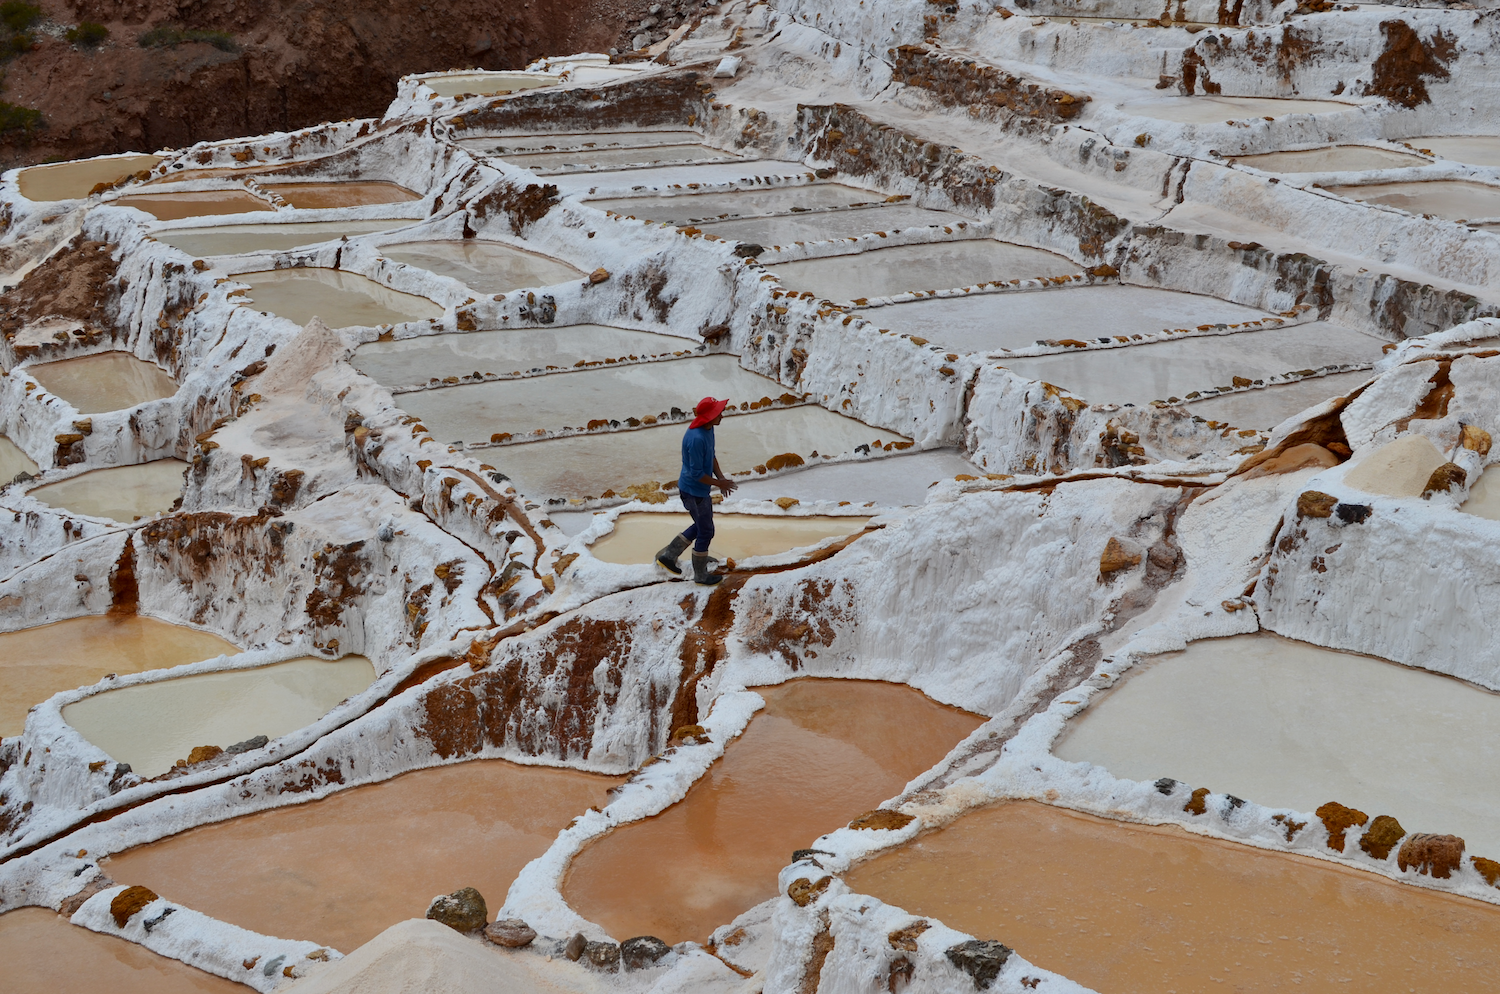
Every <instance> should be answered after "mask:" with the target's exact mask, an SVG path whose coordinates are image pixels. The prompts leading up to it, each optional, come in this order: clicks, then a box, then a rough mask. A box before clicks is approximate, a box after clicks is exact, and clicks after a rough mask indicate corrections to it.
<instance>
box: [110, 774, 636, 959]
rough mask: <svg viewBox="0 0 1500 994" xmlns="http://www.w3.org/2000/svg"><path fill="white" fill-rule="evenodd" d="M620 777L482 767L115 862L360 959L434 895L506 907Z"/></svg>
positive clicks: (411, 778) (212, 905)
mask: <svg viewBox="0 0 1500 994" xmlns="http://www.w3.org/2000/svg"><path fill="white" fill-rule="evenodd" d="M620 781H621V778H620V777H606V776H600V775H598V774H592V773H579V772H577V771H574V770H562V769H553V768H550V767H545V766H518V765H516V764H513V763H507V762H505V761H503V760H475V761H472V762H467V763H461V764H459V765H456V766H443V767H438V768H436V769H427V770H418V771H416V772H413V773H406V774H403V775H402V776H399V777H396V778H395V779H393V780H388V781H386V782H384V783H378V784H371V785H369V786H364V787H356V788H354V789H352V790H346V791H341V792H339V793H337V794H334V795H332V796H330V797H327V798H324V799H323V800H320V801H312V802H310V803H307V804H298V805H294V806H291V807H285V808H278V809H275V810H272V811H265V812H261V813H258V814H250V815H243V816H241V817H239V818H234V819H232V820H230V821H226V822H221V823H219V824H217V825H207V826H204V827H202V828H194V829H190V830H188V831H186V832H183V833H182V834H180V835H175V836H173V837H171V838H168V839H164V840H162V841H161V842H156V843H152V844H151V845H147V846H142V847H140V848H138V849H132V850H130V851H128V852H125V853H122V854H120V855H118V856H115V857H113V858H111V859H108V860H105V861H104V862H103V864H102V865H103V867H104V869H105V871H106V872H108V873H109V874H110V875H111V876H112V877H114V878H115V879H117V880H130V881H133V882H136V883H141V884H144V885H145V886H147V887H150V888H151V889H152V890H154V891H156V892H157V893H159V894H163V895H167V896H170V897H171V899H172V900H174V901H181V902H182V903H183V904H185V905H187V906H188V907H190V908H193V909H194V910H196V911H201V912H203V913H205V914H208V915H212V916H213V917H215V918H218V919H220V920H222V921H227V922H231V923H233V924H235V925H239V926H241V927H243V928H248V929H252V930H254V931H257V932H261V933H263V934H265V935H281V936H295V937H297V938H300V939H309V940H311V941H313V942H319V943H323V944H326V945H328V946H331V947H333V948H334V949H338V950H341V951H344V952H348V951H349V950H352V949H354V948H355V947H356V946H359V945H362V944H363V943H365V942H368V941H369V940H370V939H372V938H374V937H375V936H376V935H378V934H379V933H380V932H381V931H383V930H384V929H386V928H388V927H389V926H391V925H394V924H395V923H396V922H399V921H403V920H405V919H407V918H421V917H422V916H423V915H424V914H425V913H426V911H427V904H428V902H429V901H431V900H432V896H433V895H434V894H448V893H452V892H453V891H455V890H458V889H459V888H460V887H475V888H477V889H478V890H479V892H480V893H481V894H483V895H484V896H485V898H486V900H487V902H488V904H489V906H490V908H491V909H496V908H498V907H499V906H500V905H501V903H502V902H503V901H504V899H505V894H506V892H507V891H508V890H509V889H510V885H511V881H513V880H514V879H515V877H516V874H517V873H519V872H520V870H521V868H522V867H523V866H525V865H526V864H527V863H529V862H530V861H531V860H533V859H535V858H536V857H538V856H540V855H541V854H542V853H543V852H545V851H546V849H547V847H548V846H549V845H551V844H552V841H553V839H554V838H556V836H557V833H558V831H559V830H561V829H562V828H564V827H566V826H567V825H568V824H569V823H570V822H571V821H572V820H573V819H574V818H576V817H577V816H579V815H581V814H583V813H584V812H585V811H587V810H588V809H589V808H590V807H591V806H593V807H600V808H602V807H604V805H606V804H608V803H609V797H608V795H607V793H606V791H607V790H608V789H609V788H610V787H611V786H614V785H615V784H618V783H620ZM436 826H441V827H440V828H437V827H436Z"/></svg>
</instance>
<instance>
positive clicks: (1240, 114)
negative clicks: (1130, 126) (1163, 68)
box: [1120, 94, 1356, 124]
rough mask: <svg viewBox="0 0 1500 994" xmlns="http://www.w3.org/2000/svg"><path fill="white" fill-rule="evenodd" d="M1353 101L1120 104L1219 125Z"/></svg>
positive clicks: (1324, 110)
mask: <svg viewBox="0 0 1500 994" xmlns="http://www.w3.org/2000/svg"><path fill="white" fill-rule="evenodd" d="M1355 107H1356V105H1355V104H1346V103H1340V102H1338V101H1334V100H1278V99H1275V98H1272V97H1215V96H1208V95H1206V94H1205V95H1203V96H1192V97H1153V98H1151V99H1149V100H1137V101H1134V102H1132V103H1127V104H1123V105H1121V107H1120V110H1121V111H1122V112H1124V113H1126V114H1134V115H1138V116H1140V117H1152V118H1155V119H1157V120H1159V121H1177V122H1179V123H1181V124H1219V123H1222V122H1224V121H1243V120H1245V119H1247V118H1252V117H1269V118H1280V117H1288V116H1290V115H1292V114H1337V113H1343V112H1345V111H1351V110H1354V109H1355Z"/></svg>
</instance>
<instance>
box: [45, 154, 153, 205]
mask: <svg viewBox="0 0 1500 994" xmlns="http://www.w3.org/2000/svg"><path fill="white" fill-rule="evenodd" d="M160 161H161V156H159V155H108V156H102V157H100V158H97V159H79V160H77V161H74V162H57V163H53V164H51V165H47V166H31V167H30V168H27V169H23V170H21V172H20V173H19V175H17V177H16V184H17V185H18V186H19V188H20V190H21V196H23V197H25V198H26V199H27V200H36V201H47V200H79V199H82V198H83V197H87V196H88V195H89V191H91V190H93V188H94V187H96V186H98V185H99V184H100V183H117V182H119V181H120V180H122V179H124V178H125V177H126V176H129V175H131V174H132V173H138V172H140V171H141V170H143V169H150V168H151V167H152V166H155V165H156V164H157V163H158V162H160Z"/></svg>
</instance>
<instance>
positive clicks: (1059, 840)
mask: <svg viewBox="0 0 1500 994" xmlns="http://www.w3.org/2000/svg"><path fill="white" fill-rule="evenodd" d="M1153 727H1155V725H1153ZM1369 733H1370V730H1368V729H1367V730H1366V731H1365V737H1366V738H1367V737H1368V735H1369ZM1190 749H1191V750H1192V751H1202V749H1203V745H1202V743H1201V741H1200V742H1197V743H1194V744H1192V745H1191V746H1190ZM844 881H845V882H846V883H847V884H848V885H849V886H850V887H851V888H853V890H854V891H855V892H856V893H860V894H868V895H870V896H872V897H875V898H878V899H879V900H881V901H884V902H886V903H887V904H892V905H896V906H898V907H900V908H902V909H904V910H906V911H909V912H911V913H912V914H914V915H925V916H929V917H931V918H935V919H940V920H941V921H942V922H943V924H945V925H948V926H950V927H952V928H956V929H960V930H962V931H965V932H969V933H970V934H973V935H976V936H978V937H980V938H983V939H989V938H995V939H999V940H1000V941H1002V942H1004V943H1005V944H1006V945H1008V946H1011V947H1012V948H1014V949H1015V951H1016V952H1017V953H1019V954H1020V955H1022V956H1024V957H1026V959H1027V960H1029V961H1030V962H1032V963H1035V964H1036V965H1037V966H1039V967H1042V968H1043V969H1047V970H1053V971H1055V972H1057V973H1060V974H1063V975H1064V976H1066V977H1068V978H1069V979H1070V980H1074V981H1077V982H1078V983H1080V984H1084V985H1087V986H1088V987H1089V988H1091V989H1093V990H1096V991H1141V992H1147V991H1149V992H1156V991H1162V992H1167V991H1180V992H1184V994H1186V992H1190V991H1192V992H1201V991H1214V990H1226V991H1235V992H1241V994H1269V992H1272V991H1307V992H1319V994H1332V992H1335V991H1350V990H1363V991H1407V990H1416V991H1443V992H1445V994H1447V992H1454V994H1457V992H1469V991H1473V992H1475V994H1478V992H1481V991H1486V992H1487V991H1493V990H1494V987H1495V980H1494V977H1495V971H1496V970H1497V969H1500V908H1496V907H1494V906H1493V905H1488V904H1482V903H1480V902H1478V901H1471V900H1468V899H1465V898H1461V897H1454V896H1453V895H1450V894H1440V893H1435V892H1432V891H1426V890H1421V889H1419V888H1416V887H1412V886H1410V885H1408V884H1399V883H1395V882H1393V881H1390V880H1385V879H1383V878H1381V877H1378V876H1376V875H1374V874H1372V873H1365V872H1363V871H1360V870H1353V869H1349V868H1347V867H1342V866H1336V865H1332V864H1329V863H1324V862H1321V861H1319V860H1314V859H1310V858H1308V857H1305V856H1292V855H1288V854H1284V853H1273V852H1264V851H1261V850H1258V849H1254V848H1251V847H1249V846H1243V845H1239V844H1236V843H1233V842H1223V841H1219V840H1217V839H1207V838H1203V837H1201V836H1197V835H1191V834H1189V833H1187V832H1185V831H1183V830H1182V829H1180V828H1176V827H1170V826H1161V827H1155V826H1146V825H1132V824H1126V823H1123V822H1117V821H1109V820H1105V819H1102V818H1095V817H1091V816H1089V815H1083V814H1078V813H1076V812H1072V811H1067V810H1064V809H1061V808H1054V807H1050V806H1048V805H1043V804H1038V803H1036V802H1032V801H1012V802H1008V803H1001V804H996V805H992V806H990V807H986V808H982V809H980V810H978V811H974V812H971V813H969V814H967V815H964V816H963V817H961V818H959V819H958V820H957V821H954V822H952V823H951V824H949V825H948V826H947V827H945V828H943V829H941V830H940V831H936V832H932V833H929V834H927V835H924V836H921V837H919V838H918V839H917V840H916V841H914V842H911V843H908V844H906V845H904V846H901V847H899V848H897V849H895V850H892V851H890V852H887V853H884V854H881V855H879V856H877V857H875V858H874V859H871V860H869V861H867V862H865V863H862V864H860V865H857V866H855V867H854V868H853V869H851V870H850V871H849V872H848V873H846V874H845V875H844ZM1043 989H1045V988H1043Z"/></svg>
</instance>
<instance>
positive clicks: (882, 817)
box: [849, 808, 916, 830]
mask: <svg viewBox="0 0 1500 994" xmlns="http://www.w3.org/2000/svg"><path fill="white" fill-rule="evenodd" d="M914 821H916V819H915V818H914V817H912V816H911V815H909V814H906V813H904V812H901V811H892V810H890V809H889V808H876V809H875V810H874V811H866V812H865V813H864V814H862V815H860V816H859V817H858V818H856V819H854V820H853V821H851V822H850V823H849V827H850V828H853V829H882V828H883V829H892V830H894V829H898V828H905V827H906V826H907V825H910V824H911V823H912V822H914Z"/></svg>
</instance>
